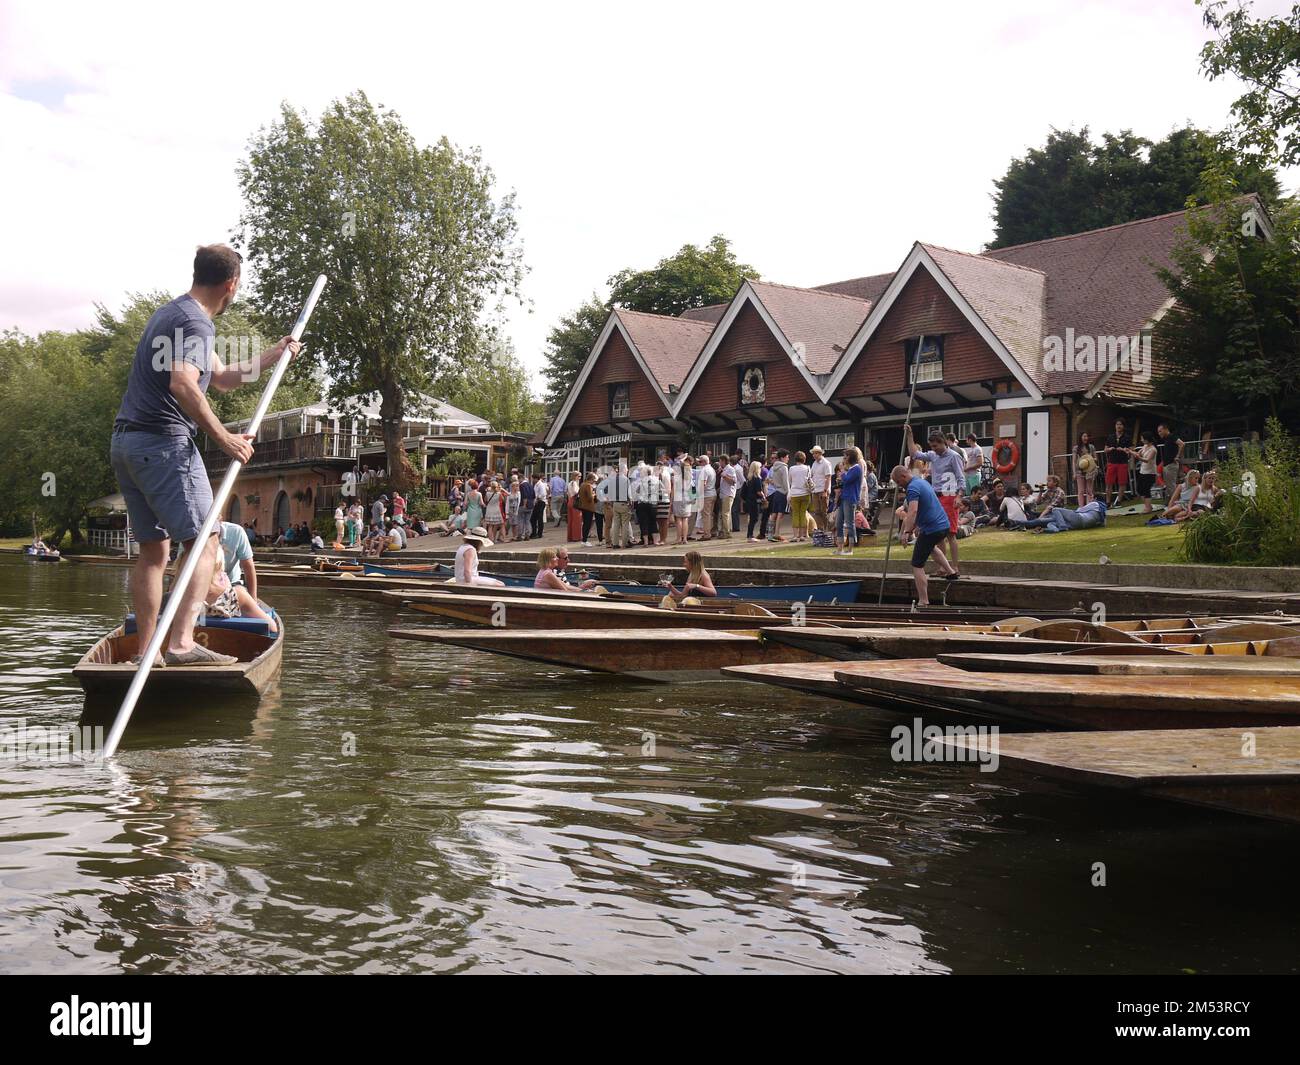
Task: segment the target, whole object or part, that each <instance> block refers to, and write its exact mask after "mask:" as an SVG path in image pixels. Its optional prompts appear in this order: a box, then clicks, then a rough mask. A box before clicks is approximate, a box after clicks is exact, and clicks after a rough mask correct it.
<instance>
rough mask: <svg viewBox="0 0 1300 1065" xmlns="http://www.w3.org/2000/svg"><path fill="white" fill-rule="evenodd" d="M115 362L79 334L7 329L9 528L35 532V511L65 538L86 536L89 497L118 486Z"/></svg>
mask: <svg viewBox="0 0 1300 1065" xmlns="http://www.w3.org/2000/svg"><path fill="white" fill-rule="evenodd" d="M119 380H124V373H122V372H121V370H120V368H119V367H117V366H115V365H110V364H107V363H104V362H100V361H97V360H96V358H94V357H92V356H90V355H88V354H87V353H86V351H85V349H84V347H83V345H82V343H81V341H80V338H79V337H78V336H77V335H75V334H68V333H53V332H52V333H42V334H41V335H40V336H39V337H28V336H24V335H22V334H20V333H16V332H7V333H5V334H3V336H0V406H3V409H4V411H5V417H6V419H7V421H8V426H9V431H8V439H7V441H6V444H7V446H6V447H5V449H4V451H3V452H2V453H0V499H3V501H4V502H3V508H4V510H3V520H4V524H5V526H6V527H7V528H9V529H11V530H13V531H15V532H20V533H25V534H26V535H31V528H32V517H33V515H35V516H36V521H37V525H38V527H39V529H40V531H41V532H42V533H43V534H49V535H50V536H51V539H53V540H55V541H57V540H59V539H60V538H61V537H62V535H63V533H64V531H65V530H72V533H73V540H74V542H75V541H79V540H80V539H81V534H80V529H79V526H80V522H81V516H82V513H83V511H84V509H85V505H86V503H87V502H89V501H90V500H92V499H95V498H96V497H98V496H102V495H106V494H108V493H109V492H113V491H116V484H115V482H114V479H113V471H112V468H111V467H110V466H109V463H108V444H109V439H110V436H111V433H112V429H113V418H114V416H115V415H116V414H117V408H118V404H119V402H120V401H121V398H122V396H121V390H120V388H119V384H118V382H119Z"/></svg>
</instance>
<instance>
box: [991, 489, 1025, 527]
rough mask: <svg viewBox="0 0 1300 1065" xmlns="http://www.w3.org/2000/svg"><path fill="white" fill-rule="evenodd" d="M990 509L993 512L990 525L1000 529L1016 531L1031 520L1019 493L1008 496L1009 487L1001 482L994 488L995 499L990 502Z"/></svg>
mask: <svg viewBox="0 0 1300 1065" xmlns="http://www.w3.org/2000/svg"><path fill="white" fill-rule="evenodd" d="M1026 487H1027V486H1026ZM989 509H990V510H991V511H992V512H993V516H992V517H991V518H990V519H989V522H988V524H989V525H990V526H997V527H998V528H1000V529H1016V528H1019V527H1020V526H1021V525H1023V524H1024V523H1025V522H1026V521H1028V520H1029V515H1028V514H1026V513H1025V505H1024V504H1023V503H1022V502H1021V501H1020V495H1019V493H1017V494H1016V495H1008V494H1007V486H1006V485H1005V484H1003V483H1002V482H1001V481H998V482H997V483H996V484H995V485H994V486H993V498H992V500H990V502H989Z"/></svg>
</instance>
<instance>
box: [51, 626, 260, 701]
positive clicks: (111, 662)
mask: <svg viewBox="0 0 1300 1065" xmlns="http://www.w3.org/2000/svg"><path fill="white" fill-rule="evenodd" d="M277 616H278V615H277ZM279 621H280V631H279V633H278V634H277V635H275V636H262V635H260V634H258V633H255V632H242V631H239V630H236V629H224V628H218V627H216V626H199V627H198V628H197V629H196V630H195V639H196V640H198V641H199V642H200V643H203V644H205V645H206V646H207V647H210V648H211V649H212V650H214V651H217V652H220V653H221V654H225V655H234V656H235V657H236V658H238V659H239V661H238V662H236V663H234V664H233V665H229V666H164V667H162V668H161V669H159V668H154V669H153V670H151V671H150V673H149V679H148V681H147V682H146V683H145V688H146V690H148V691H162V690H166V691H169V692H172V691H175V692H181V691H194V690H205V691H206V690H213V691H241V692H252V693H255V694H258V695H260V694H261V693H262V692H263V691H265V690H266V688H267V686H268V685H269V684H270V683H271V681H272V679H273V678H274V677H275V675H276V673H277V672H278V671H279V669H280V656H281V653H282V652H283V650H284V618H283V617H279ZM137 650H138V637H137V635H136V633H134V632H130V633H128V632H127V631H126V629H125V626H122V625H119V626H118V627H117V628H116V629H114V630H113V631H112V632H110V633H109V634H108V635H107V636H104V637H103V638H102V639H101V640H99V641H98V642H97V643H96V644H95V646H93V647H92V648H91V649H90V650H89V651H87V652H86V653H85V654H84V655H82V657H81V661H79V662H78V663H77V664H76V666H74V667H73V670H72V674H73V676H75V677H76V678H77V680H78V681H79V682H80V684H81V687H82V690H83V691H84V692H85V693H86V694H87V695H102V694H104V693H113V692H123V691H125V690H126V688H127V686H128V685H129V684H130V683H131V679H132V678H133V677H134V676H135V672H136V667H135V666H134V665H132V664H131V656H132V655H134V654H136V652H137Z"/></svg>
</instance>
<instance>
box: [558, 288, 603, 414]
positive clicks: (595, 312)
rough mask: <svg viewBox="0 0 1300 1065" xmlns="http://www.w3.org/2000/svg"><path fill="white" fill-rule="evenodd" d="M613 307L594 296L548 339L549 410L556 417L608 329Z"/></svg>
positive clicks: (568, 317) (562, 322)
mask: <svg viewBox="0 0 1300 1065" xmlns="http://www.w3.org/2000/svg"><path fill="white" fill-rule="evenodd" d="M608 317H609V308H608V307H607V306H606V305H605V304H603V303H601V302H600V300H599V299H597V298H596V296H595V295H594V294H593V295H592V297H591V299H589V300H587V302H586V303H584V304H583V305H582V306H581V307H579V308H578V309H577V310H575V311H573V312H572V313H570V314H566V315H565V316H564V317H563V318H561V319H560V320H559V322H558V323H556V325H555V327H554V328H553V329H552V330H551V331H550V333H549V334H548V335H547V337H546V351H545V352H544V354H545V357H546V368H545V369H544V370H543V371H542V375H543V376H544V377H545V378H546V409H547V411H548V412H549V413H550V414H551V415H552V416H554V415H555V414H556V413H557V412H558V411H559V409H560V406H561V405H562V404H563V403H564V400H565V397H566V396H568V394H569V389H571V388H572V387H573V382H574V381H576V380H577V379H578V374H579V373H580V372H581V371H582V365H583V363H585V362H586V361H587V356H588V355H590V354H591V349H592V348H593V347H595V346H596V340H597V339H598V338H599V337H600V331H601V330H602V329H604V328H605V319H606V318H608Z"/></svg>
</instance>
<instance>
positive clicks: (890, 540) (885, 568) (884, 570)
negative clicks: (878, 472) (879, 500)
mask: <svg viewBox="0 0 1300 1065" xmlns="http://www.w3.org/2000/svg"><path fill="white" fill-rule="evenodd" d="M924 343H925V337H923V336H922V337H920V338H919V339H918V340H917V342H916V355H914V356H913V357H912V390H911V391H910V392H908V394H907V417H906V418H904V419H903V425H904V426H909V425H911V424H912V400H914V399H915V398H916V379H917V378H918V377H919V376H920V374H919V373H917V370H918V369H919V367H918V365H917V364H918V363H919V362H920V360H921V345H922V344H924ZM906 455H907V433H906V431H904V433H903V446H902V447H900V448H899V449H898V464H899V465H900V466H901V465H902V464H903V459H904V458H905V457H906ZM882 472H883V471H882ZM895 498H897V496H895ZM893 546H894V523H893V522H892V521H891V522H890V523H889V536H888V537H886V539H885V561H884V562H883V563H882V564H881V567H880V592H879V593H878V594H877V595H876V606H880V605H881V604H883V603H884V601H885V578H886V577H888V576H889V549H890V548H891V547H893Z"/></svg>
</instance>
